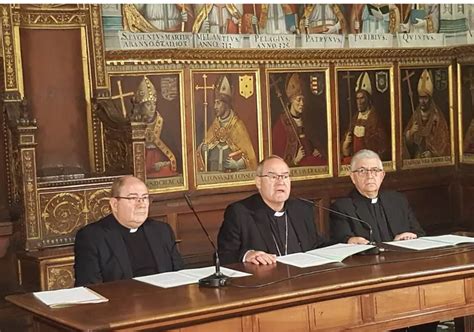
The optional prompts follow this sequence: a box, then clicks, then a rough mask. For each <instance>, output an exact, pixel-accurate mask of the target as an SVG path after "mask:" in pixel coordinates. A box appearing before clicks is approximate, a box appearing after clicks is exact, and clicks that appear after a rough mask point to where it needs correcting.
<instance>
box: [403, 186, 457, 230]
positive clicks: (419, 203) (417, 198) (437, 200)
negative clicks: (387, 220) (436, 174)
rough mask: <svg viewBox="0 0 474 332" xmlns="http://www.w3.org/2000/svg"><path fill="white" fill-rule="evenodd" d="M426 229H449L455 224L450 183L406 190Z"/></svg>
mask: <svg viewBox="0 0 474 332" xmlns="http://www.w3.org/2000/svg"><path fill="white" fill-rule="evenodd" d="M404 194H405V195H406V196H407V199H408V201H409V202H410V205H411V207H412V209H413V212H414V213H415V216H416V217H417V219H418V221H419V222H420V224H421V226H422V227H423V229H425V231H427V232H430V231H432V230H436V229H437V228H438V229H443V228H444V229H449V228H450V227H451V226H452V225H453V221H452V211H451V209H450V207H451V205H450V196H449V185H433V186H431V187H430V186H427V187H425V188H419V189H416V190H407V191H404Z"/></svg>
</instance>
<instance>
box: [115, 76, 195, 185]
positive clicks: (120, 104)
mask: <svg viewBox="0 0 474 332" xmlns="http://www.w3.org/2000/svg"><path fill="white" fill-rule="evenodd" d="M182 82H183V80H182V72H176V71H174V72H173V71H170V72H160V73H153V72H147V73H146V74H144V73H133V74H129V73H127V74H125V73H118V72H114V73H113V74H111V76H110V87H111V96H112V100H113V101H114V103H115V106H116V109H118V110H121V111H122V113H123V115H124V116H125V117H129V116H130V115H132V116H133V114H134V113H137V112H139V113H142V114H144V118H143V121H144V122H145V123H147V127H146V134H145V136H146V137H145V144H146V148H145V164H146V169H145V171H146V172H145V173H146V180H145V182H146V184H147V186H148V188H149V190H150V192H151V193H161V192H170V191H179V190H186V189H187V167H186V165H187V162H186V153H185V149H184V148H183V144H184V142H185V141H186V139H185V130H184V121H185V120H184V106H183V105H184V102H183V98H184V97H183V94H182V91H183V87H182V84H183V83H182Z"/></svg>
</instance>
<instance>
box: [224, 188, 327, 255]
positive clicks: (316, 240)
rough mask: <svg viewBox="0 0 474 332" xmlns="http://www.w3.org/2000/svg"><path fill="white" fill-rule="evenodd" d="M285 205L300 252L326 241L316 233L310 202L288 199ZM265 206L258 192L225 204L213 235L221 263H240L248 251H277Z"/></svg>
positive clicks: (321, 244) (323, 243) (319, 245)
mask: <svg viewBox="0 0 474 332" xmlns="http://www.w3.org/2000/svg"><path fill="white" fill-rule="evenodd" d="M285 208H286V212H287V214H288V221H289V222H290V223H291V224H292V225H293V228H294V230H295V233H296V237H297V238H298V241H299V243H300V245H301V248H302V250H303V251H307V250H311V249H315V248H317V247H321V246H323V245H325V244H326V242H325V240H324V239H323V238H322V237H320V236H318V234H317V233H316V227H315V225H314V212H313V206H312V205H311V204H309V203H307V202H303V201H301V200H298V199H291V198H290V199H288V201H287V202H286V205H285ZM268 209H269V208H268V206H267V205H266V204H265V202H264V201H263V199H262V197H261V196H260V194H255V195H252V196H250V197H248V198H246V199H243V200H241V201H238V202H235V203H233V204H231V205H229V206H228V207H227V209H226V210H225V213H224V221H223V223H222V225H221V228H220V230H219V235H218V237H217V241H218V242H217V243H218V251H219V258H220V261H221V262H222V263H223V264H230V263H236V262H241V261H242V259H243V257H244V255H245V253H246V252H247V251H248V250H261V251H265V252H267V253H276V252H277V249H276V245H275V241H274V240H273V238H272V231H271V228H270V218H269V217H268Z"/></svg>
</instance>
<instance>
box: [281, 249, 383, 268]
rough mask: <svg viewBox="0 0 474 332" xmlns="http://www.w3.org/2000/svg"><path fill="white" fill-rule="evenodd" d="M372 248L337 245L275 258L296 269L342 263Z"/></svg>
mask: <svg viewBox="0 0 474 332" xmlns="http://www.w3.org/2000/svg"><path fill="white" fill-rule="evenodd" d="M371 248H374V246H373V245H371V244H348V243H338V244H335V245H332V246H328V247H324V248H319V249H314V250H310V251H306V252H299V253H295V254H290V255H286V256H279V257H277V261H278V262H280V263H284V264H289V265H293V266H296V267H302V268H304V267H311V266H318V265H323V264H329V263H336V262H342V261H343V260H344V259H346V258H347V257H349V256H352V255H355V254H357V253H359V252H362V251H365V250H368V249H371Z"/></svg>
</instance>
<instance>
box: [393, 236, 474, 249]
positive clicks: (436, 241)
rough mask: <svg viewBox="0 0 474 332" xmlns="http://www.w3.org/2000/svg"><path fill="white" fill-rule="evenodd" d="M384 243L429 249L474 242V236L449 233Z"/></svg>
mask: <svg viewBox="0 0 474 332" xmlns="http://www.w3.org/2000/svg"><path fill="white" fill-rule="evenodd" d="M384 243H386V244H390V245H392V246H397V247H401V248H407V249H413V250H428V249H435V248H441V247H447V246H453V245H456V244H460V243H474V238H472V237H469V236H460V235H453V234H447V235H440V236H423V237H420V238H418V239H413V240H403V241H390V242H384Z"/></svg>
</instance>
